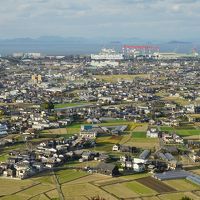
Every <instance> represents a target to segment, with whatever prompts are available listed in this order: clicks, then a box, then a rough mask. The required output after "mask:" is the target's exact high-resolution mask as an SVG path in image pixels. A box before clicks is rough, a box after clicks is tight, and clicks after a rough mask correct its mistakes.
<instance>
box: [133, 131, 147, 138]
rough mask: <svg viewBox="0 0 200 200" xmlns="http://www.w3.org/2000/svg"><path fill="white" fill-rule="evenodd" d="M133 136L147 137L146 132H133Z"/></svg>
mask: <svg viewBox="0 0 200 200" xmlns="http://www.w3.org/2000/svg"><path fill="white" fill-rule="evenodd" d="M132 137H133V138H146V132H133V133H132Z"/></svg>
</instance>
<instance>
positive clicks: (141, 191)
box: [125, 181, 156, 195]
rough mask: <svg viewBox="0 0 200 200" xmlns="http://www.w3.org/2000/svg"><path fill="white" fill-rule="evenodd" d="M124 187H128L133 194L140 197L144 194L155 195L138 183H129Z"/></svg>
mask: <svg viewBox="0 0 200 200" xmlns="http://www.w3.org/2000/svg"><path fill="white" fill-rule="evenodd" d="M125 185H126V187H128V188H129V189H131V190H133V191H134V192H136V193H138V194H140V195H144V194H156V192H155V191H154V190H152V189H150V188H148V187H146V186H144V185H142V184H141V183H138V182H136V181H132V182H129V183H125Z"/></svg>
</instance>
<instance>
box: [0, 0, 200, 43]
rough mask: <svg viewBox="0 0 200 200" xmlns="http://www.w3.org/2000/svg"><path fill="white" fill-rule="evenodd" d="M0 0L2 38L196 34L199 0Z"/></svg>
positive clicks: (199, 23) (190, 36) (188, 37)
mask: <svg viewBox="0 0 200 200" xmlns="http://www.w3.org/2000/svg"><path fill="white" fill-rule="evenodd" d="M0 3H1V4H0V38H16V37H32V38H37V37H40V36H62V37H86V38H95V37H110V38H112V37H113V38H120V37H123V38H134V37H137V38H148V39H149V38H151V39H166V40H191V39H198V38H199V37H200V12H199V10H200V0H1V1H0Z"/></svg>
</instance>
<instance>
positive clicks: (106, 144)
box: [95, 136, 122, 151]
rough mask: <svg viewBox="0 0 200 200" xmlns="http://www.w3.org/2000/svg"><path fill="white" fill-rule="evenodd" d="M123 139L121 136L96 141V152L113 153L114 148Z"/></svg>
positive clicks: (104, 137) (106, 137)
mask: <svg viewBox="0 0 200 200" xmlns="http://www.w3.org/2000/svg"><path fill="white" fill-rule="evenodd" d="M121 139H122V137H121V136H103V137H98V138H97V139H96V143H97V146H96V147H95V150H96V151H112V146H113V145H114V144H117V143H119V142H120V140H121Z"/></svg>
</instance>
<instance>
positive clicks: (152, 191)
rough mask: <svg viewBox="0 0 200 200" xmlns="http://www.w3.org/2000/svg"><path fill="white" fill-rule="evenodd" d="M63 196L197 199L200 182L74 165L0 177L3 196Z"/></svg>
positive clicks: (50, 199) (29, 199)
mask: <svg viewBox="0 0 200 200" xmlns="http://www.w3.org/2000/svg"><path fill="white" fill-rule="evenodd" d="M55 177H56V178H57V179H58V183H57V182H56V180H55ZM158 185H159V187H158ZM59 188H60V190H59ZM61 196H62V197H64V199H66V200H68V199H71V200H79V199H81V200H82V199H83V200H88V199H90V198H91V197H94V196H100V197H103V198H105V199H106V200H118V199H127V200H130V199H134V200H135V199H138V200H144V199H145V200H147V199H150V200H151V199H152V200H153V199H154V200H169V199H170V200H179V199H181V197H183V196H188V197H191V198H192V199H193V200H198V199H199V198H200V186H197V185H195V184H192V183H190V182H188V181H186V180H184V179H180V180H168V181H163V182H161V181H158V180H154V179H153V178H152V177H150V174H147V173H143V174H135V175H128V176H122V177H115V178H112V177H110V176H106V175H101V174H89V173H86V172H82V171H76V170H72V169H63V170H60V171H56V172H55V173H53V172H45V173H43V174H40V175H37V176H36V177H32V178H30V179H26V180H13V179H12V180H10V179H5V178H1V179H0V199H3V200H21V199H22V200H60V199H62V198H61Z"/></svg>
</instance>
